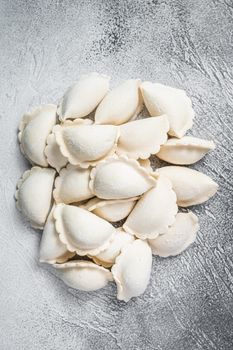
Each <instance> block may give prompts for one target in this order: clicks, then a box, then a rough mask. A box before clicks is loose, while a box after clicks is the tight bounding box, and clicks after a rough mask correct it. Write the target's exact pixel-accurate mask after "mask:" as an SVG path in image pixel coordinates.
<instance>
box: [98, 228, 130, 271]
mask: <svg viewBox="0 0 233 350" xmlns="http://www.w3.org/2000/svg"><path fill="white" fill-rule="evenodd" d="M133 241H134V237H133V236H132V235H131V234H129V233H127V232H125V231H124V230H123V229H122V228H118V229H117V230H116V233H115V234H114V237H113V240H112V242H111V243H110V245H109V247H108V248H107V249H105V250H103V251H102V252H100V253H99V254H98V255H96V256H91V258H92V259H93V260H94V262H95V263H96V264H98V265H102V266H104V267H110V266H112V265H113V264H114V262H115V259H116V257H117V256H118V255H119V254H120V252H121V250H122V249H123V248H124V246H125V245H126V244H128V243H131V242H133Z"/></svg>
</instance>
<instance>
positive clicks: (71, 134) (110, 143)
mask: <svg viewBox="0 0 233 350" xmlns="http://www.w3.org/2000/svg"><path fill="white" fill-rule="evenodd" d="M53 131H54V133H55V137H56V141H57V143H58V145H59V146H60V150H61V153H62V154H63V156H64V157H66V158H67V159H68V160H69V162H70V163H71V164H73V165H80V166H81V167H82V168H87V167H88V166H90V165H92V166H94V165H95V164H97V163H98V162H99V161H100V160H102V159H104V158H106V157H107V156H109V155H111V154H113V153H114V151H115V149H116V143H117V140H118V137H119V130H118V127H116V126H114V125H95V124H92V121H91V120H88V119H85V120H82V119H77V120H75V121H73V122H71V121H67V122H65V123H64V124H63V125H57V126H56V127H55V128H54V129H53Z"/></svg>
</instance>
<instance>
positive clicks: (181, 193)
mask: <svg viewBox="0 0 233 350" xmlns="http://www.w3.org/2000/svg"><path fill="white" fill-rule="evenodd" d="M156 172H157V173H158V174H161V175H164V176H166V177H167V178H168V179H169V180H170V181H171V183H172V187H173V189H174V191H175V193H176V196H177V204H178V205H179V206H181V207H189V206H190V205H196V204H201V203H203V202H205V201H207V200H208V199H209V198H211V197H212V196H213V195H214V194H215V193H216V192H217V190H218V184H217V183H216V182H214V181H213V180H212V179H211V178H210V177H209V176H207V175H205V174H203V173H201V172H200V171H197V170H193V169H189V168H186V167H181V166H174V165H171V166H166V167H163V168H159V169H157V171H156Z"/></svg>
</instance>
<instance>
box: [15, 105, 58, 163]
mask: <svg viewBox="0 0 233 350" xmlns="http://www.w3.org/2000/svg"><path fill="white" fill-rule="evenodd" d="M56 110H57V106H55V105H49V104H48V105H42V106H39V107H36V108H34V109H33V110H32V111H30V112H28V113H26V114H24V116H23V119H22V121H21V123H20V126H19V134H18V138H19V142H20V149H21V151H22V153H23V154H24V155H25V157H26V158H27V159H28V160H29V161H30V162H31V163H32V164H37V165H41V166H44V167H47V166H48V162H47V159H46V157H45V154H44V149H45V146H46V140H47V137H48V135H49V134H50V132H51V130H52V128H53V126H54V125H55V124H56Z"/></svg>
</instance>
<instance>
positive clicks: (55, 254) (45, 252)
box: [39, 209, 75, 264]
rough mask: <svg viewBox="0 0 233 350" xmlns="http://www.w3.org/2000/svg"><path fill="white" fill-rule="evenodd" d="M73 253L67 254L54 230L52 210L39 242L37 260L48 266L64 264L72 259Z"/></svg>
mask: <svg viewBox="0 0 233 350" xmlns="http://www.w3.org/2000/svg"><path fill="white" fill-rule="evenodd" d="M74 255H75V253H72V252H69V251H68V250H67V248H66V246H65V245H64V244H63V243H62V242H61V241H60V239H59V236H58V233H57V231H56V228H55V221H54V218H53V209H52V210H51V212H50V214H49V216H48V218H47V221H46V223H45V226H44V230H43V234H42V237H41V241H40V250H39V260H40V262H46V263H48V264H55V263H56V262H57V263H64V262H65V261H67V260H68V259H70V258H72V257H73V256H74Z"/></svg>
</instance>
